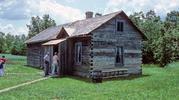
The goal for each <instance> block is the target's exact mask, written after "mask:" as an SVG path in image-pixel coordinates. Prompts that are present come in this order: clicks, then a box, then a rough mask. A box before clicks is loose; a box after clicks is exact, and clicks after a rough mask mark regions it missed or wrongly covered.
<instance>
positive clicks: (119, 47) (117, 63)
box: [115, 46, 124, 66]
mask: <svg viewBox="0 0 179 100" xmlns="http://www.w3.org/2000/svg"><path fill="white" fill-rule="evenodd" d="M118 51H119V54H118ZM117 56H119V57H120V59H121V60H120V62H117ZM115 65H116V66H123V65H124V47H123V46H117V47H116V48H115Z"/></svg>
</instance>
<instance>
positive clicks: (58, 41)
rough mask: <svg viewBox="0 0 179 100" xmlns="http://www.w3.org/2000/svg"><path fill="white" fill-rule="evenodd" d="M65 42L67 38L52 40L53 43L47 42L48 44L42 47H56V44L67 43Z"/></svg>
mask: <svg viewBox="0 0 179 100" xmlns="http://www.w3.org/2000/svg"><path fill="white" fill-rule="evenodd" d="M65 40H66V38H65V39H57V40H51V41H48V42H46V43H43V44H42V45H43V46H48V45H56V44H58V43H60V42H63V41H65Z"/></svg>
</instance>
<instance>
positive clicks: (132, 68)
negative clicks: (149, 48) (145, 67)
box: [91, 16, 142, 74]
mask: <svg viewBox="0 0 179 100" xmlns="http://www.w3.org/2000/svg"><path fill="white" fill-rule="evenodd" d="M117 21H123V22H124V30H123V32H118V31H117V30H116V23H117ZM91 34H92V41H91V57H92V62H91V68H92V69H107V68H127V69H128V71H129V73H131V74H138V73H141V67H140V66H141V63H142V62H141V60H142V50H141V49H142V36H141V35H140V33H138V31H137V30H136V29H134V28H133V27H132V25H131V23H130V22H128V21H127V20H126V19H125V17H124V16H117V17H116V18H114V19H112V20H110V21H109V22H107V23H106V24H104V25H102V26H101V27H99V28H98V29H96V30H95V31H93V32H92V33H91ZM117 46H122V47H123V49H124V51H123V65H116V64H115V56H116V52H115V50H116V47H117Z"/></svg>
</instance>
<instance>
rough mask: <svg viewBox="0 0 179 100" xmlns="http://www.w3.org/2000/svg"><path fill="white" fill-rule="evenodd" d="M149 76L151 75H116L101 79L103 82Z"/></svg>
mask: <svg viewBox="0 0 179 100" xmlns="http://www.w3.org/2000/svg"><path fill="white" fill-rule="evenodd" d="M149 76H151V75H129V76H127V77H118V78H110V79H103V82H107V81H118V80H134V79H138V78H144V77H149Z"/></svg>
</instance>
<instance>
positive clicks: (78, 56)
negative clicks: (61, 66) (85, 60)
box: [75, 42, 82, 65]
mask: <svg viewBox="0 0 179 100" xmlns="http://www.w3.org/2000/svg"><path fill="white" fill-rule="evenodd" d="M81 58H82V43H81V42H77V43H75V64H76V65H81V62H82V59H81Z"/></svg>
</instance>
